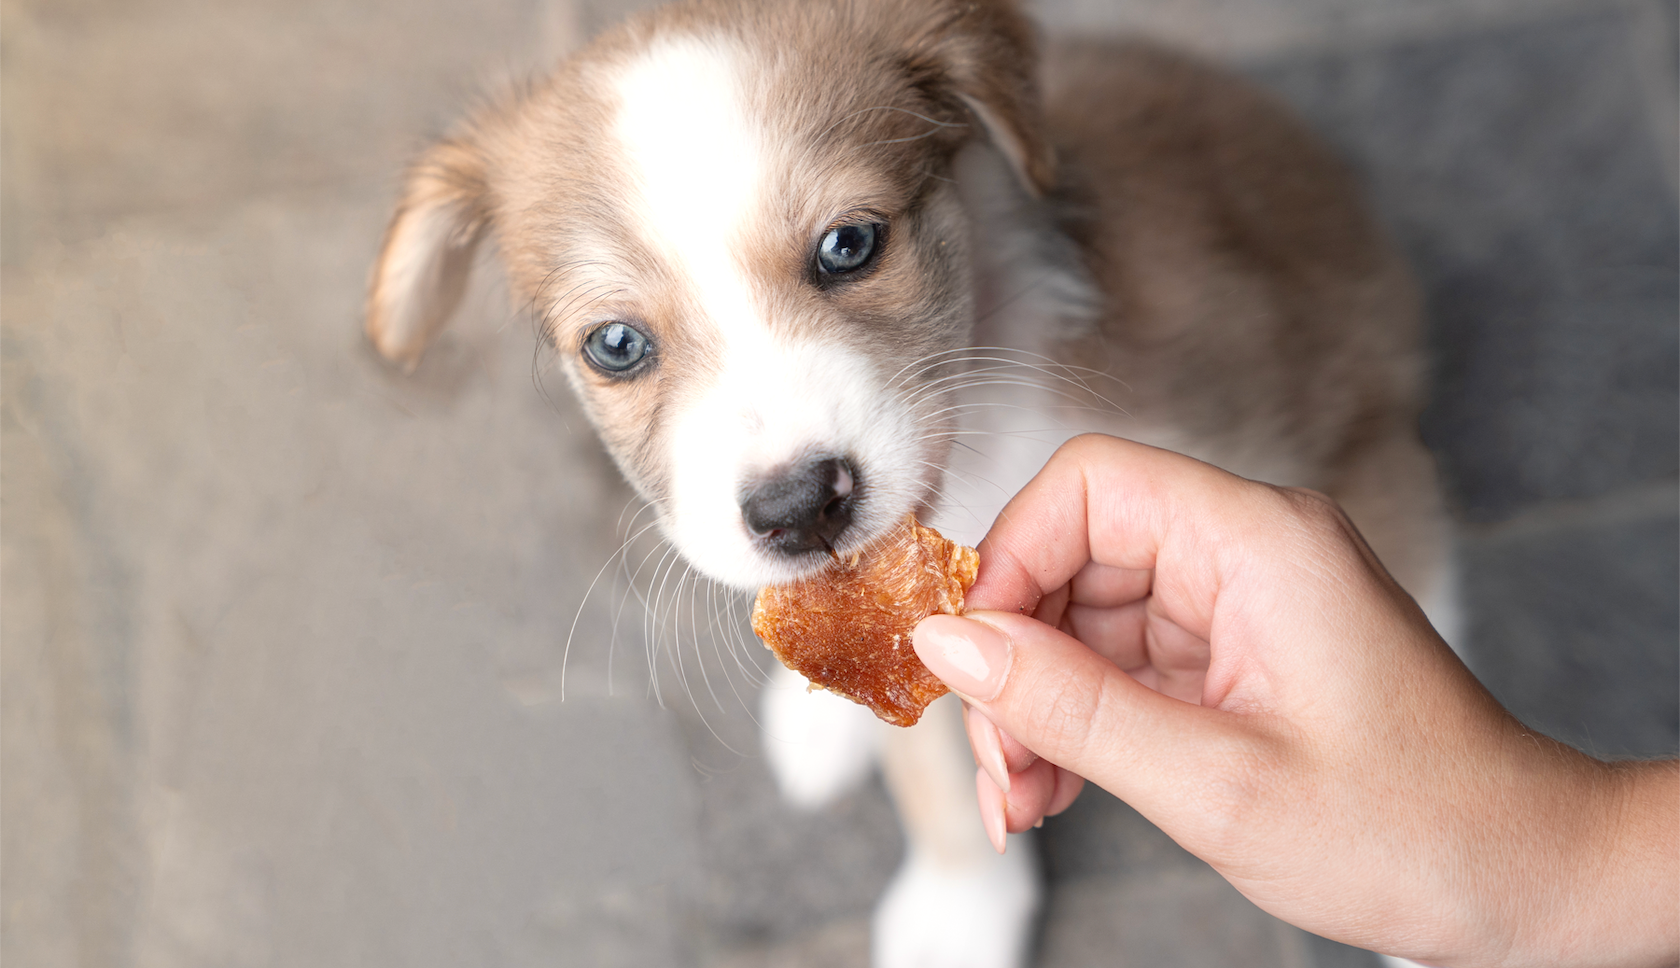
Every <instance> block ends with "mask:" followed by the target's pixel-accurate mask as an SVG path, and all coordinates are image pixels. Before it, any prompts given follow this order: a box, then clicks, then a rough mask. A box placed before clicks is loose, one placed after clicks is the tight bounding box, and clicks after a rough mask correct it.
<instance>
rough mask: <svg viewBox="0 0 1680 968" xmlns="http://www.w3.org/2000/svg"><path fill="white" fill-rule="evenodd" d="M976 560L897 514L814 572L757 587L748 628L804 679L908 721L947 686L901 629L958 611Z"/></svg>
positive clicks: (897, 723)
mask: <svg viewBox="0 0 1680 968" xmlns="http://www.w3.org/2000/svg"><path fill="white" fill-rule="evenodd" d="M979 567H980V556H979V555H978V554H977V553H976V552H975V550H974V549H973V548H965V547H963V546H962V545H959V544H957V543H956V542H953V541H947V540H945V538H944V537H943V536H941V535H940V533H939V532H937V531H935V530H933V529H932V528H924V527H922V526H921V525H920V524H918V523H917V522H916V519H915V518H914V517H910V516H906V517H905V519H904V522H903V523H902V524H900V525H899V526H898V527H897V528H895V529H893V531H892V532H891V533H889V534H888V535H887V536H886V537H885V538H883V539H882V540H881V541H880V542H879V543H877V544H875V545H873V546H871V547H870V548H868V549H866V550H864V551H862V552H859V553H857V554H853V555H852V556H850V557H848V558H837V560H836V561H835V562H834V564H833V565H832V566H830V567H829V568H828V569H826V570H825V571H823V572H821V573H820V574H817V575H813V576H812V577H810V578H806V579H803V580H801V581H796V582H794V583H792V584H790V585H780V586H775V587H771V588H766V589H764V590H763V591H761V592H759V593H758V601H757V602H756V603H754V605H753V614H752V627H753V631H754V632H755V633H757V634H758V637H759V638H760V639H763V640H764V644H765V645H767V646H769V647H770V650H771V651H772V652H774V653H776V658H778V659H780V660H782V664H783V665H785V666H787V667H788V668H789V669H792V670H793V671H795V672H797V673H799V674H800V675H802V676H804V677H805V678H807V679H809V680H811V686H812V688H820V689H827V690H829V691H831V692H836V693H839V694H840V695H842V696H845V697H846V698H847V699H850V700H852V701H853V702H856V703H861V704H863V705H865V706H868V707H869V708H870V709H872V710H874V711H875V715H877V716H879V717H881V718H882V719H884V720H886V721H887V722H889V723H892V724H893V725H895V726H911V725H914V724H915V722H916V720H918V719H920V718H921V717H922V710H924V709H926V708H927V704H928V703H930V702H933V701H934V700H935V699H938V698H939V697H940V696H943V695H945V693H946V692H948V691H949V690H947V689H946V688H945V684H944V683H943V682H940V681H939V680H938V679H936V678H934V675H933V673H931V672H929V671H928V670H927V666H924V665H922V660H921V659H919V658H917V657H916V650H915V648H914V647H913V646H912V645H911V644H910V633H911V631H912V630H913V629H915V627H916V623H917V622H920V621H921V620H922V619H924V618H926V617H928V616H929V615H933V614H935V613H938V612H944V613H945V614H947V615H960V614H961V613H962V610H963V595H964V593H965V592H967V591H968V588H969V586H970V585H973V584H974V578H975V575H976V573H977V572H978V570H979Z"/></svg>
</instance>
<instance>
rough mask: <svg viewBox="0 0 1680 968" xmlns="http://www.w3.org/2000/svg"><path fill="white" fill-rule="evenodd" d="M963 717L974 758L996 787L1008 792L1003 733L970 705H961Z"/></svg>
mask: <svg viewBox="0 0 1680 968" xmlns="http://www.w3.org/2000/svg"><path fill="white" fill-rule="evenodd" d="M963 719H964V721H965V725H967V727H968V745H969V747H970V748H972V749H973V750H974V759H975V761H976V762H978V763H979V764H980V768H981V769H982V770H985V771H986V775H987V776H989V777H991V778H992V782H993V783H995V784H997V786H998V789H1000V790H1002V791H1003V792H1004V793H1008V792H1009V761H1008V760H1007V759H1005V758H1004V755H1003V734H1001V733H999V732H998V728H997V726H996V725H994V724H993V723H992V721H991V720H989V719H987V718H986V717H985V716H984V715H982V714H980V713H979V712H977V711H976V710H974V709H973V708H972V707H969V706H964V707H963Z"/></svg>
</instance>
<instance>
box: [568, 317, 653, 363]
mask: <svg viewBox="0 0 1680 968" xmlns="http://www.w3.org/2000/svg"><path fill="white" fill-rule="evenodd" d="M651 348H652V344H650V343H649V342H648V338H647V337H646V336H643V335H642V334H641V333H640V332H638V331H637V330H636V329H635V327H632V326H627V325H625V324H624V323H607V324H606V325H604V326H598V327H596V328H595V330H594V332H591V333H590V334H589V335H588V336H587V337H585V338H584V341H583V353H584V355H585V356H587V357H589V362H591V363H593V364H595V365H596V366H598V367H600V368H601V369H603V370H606V371H607V372H608V373H623V372H624V371H625V370H628V369H630V368H631V367H633V366H635V365H636V364H637V363H640V362H641V361H642V359H643V358H644V357H646V356H647V355H648V350H649V349H651Z"/></svg>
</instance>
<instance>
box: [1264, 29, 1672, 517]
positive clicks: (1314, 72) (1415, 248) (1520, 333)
mask: <svg viewBox="0 0 1680 968" xmlns="http://www.w3.org/2000/svg"><path fill="white" fill-rule="evenodd" d="M1639 26H1640V24H1639V23H1638V21H1637V20H1636V19H1635V18H1634V17H1633V16H1632V15H1631V14H1629V13H1627V12H1626V11H1618V10H1610V11H1606V12H1602V13H1595V14H1591V15H1585V16H1569V17H1563V18H1558V19H1552V20H1547V21H1541V22H1537V23H1530V24H1525V25H1522V26H1518V27H1506V28H1502V29H1497V30H1487V31H1480V32H1476V33H1472V34H1468V35H1464V36H1455V37H1447V38H1439V39H1434V40H1431V41H1428V42H1422V41H1419V42H1411V43H1405V44H1400V45H1395V46H1391V47H1384V48H1376V49H1368V50H1359V51H1354V52H1342V53H1335V54H1330V55H1324V56H1306V57H1301V58H1295V59H1291V60H1288V61H1281V62H1276V63H1271V64H1266V65H1260V66H1257V67H1255V68H1254V70H1253V74H1254V76H1255V77H1257V78H1258V79H1259V80H1260V81H1261V82H1262V83H1263V84H1265V85H1267V86H1268V87H1270V88H1271V89H1272V90H1274V91H1276V92H1277V93H1279V94H1280V95H1281V96H1282V97H1283V98H1284V99H1285V100H1287V101H1288V102H1289V103H1291V104H1292V105H1293V106H1294V107H1295V108H1296V109H1297V110H1298V111H1300V112H1301V113H1302V114H1303V115H1304V116H1305V118H1306V119H1307V120H1308V122H1309V123H1310V124H1311V125H1312V126H1313V127H1314V128H1315V129H1316V130H1318V131H1319V132H1320V133H1321V134H1322V135H1323V136H1325V137H1326V138H1327V139H1328V140H1329V141H1330V142H1331V143H1332V144H1333V145H1334V146H1336V147H1337V148H1338V149H1339V150H1340V151H1341V152H1342V154H1343V155H1344V157H1346V158H1347V159H1348V160H1349V161H1350V163H1351V164H1352V165H1353V167H1354V168H1355V169H1356V170H1357V171H1358V172H1359V174H1360V175H1361V176H1362V178H1363V179H1364V181H1365V182H1366V184H1367V185H1368V186H1369V188H1370V192H1371V196H1372V199H1373V202H1374V204H1375V205H1376V208H1377V210H1378V211H1379V213H1380V214H1381V216H1382V218H1383V219H1384V221H1385V222H1386V223H1387V224H1388V226H1389V227H1390V228H1391V230H1392V231H1393V233H1394V235H1395V237H1396V239H1397V241H1398V242H1399V244H1400V247H1401V249H1402V250H1403V251H1404V252H1405V254H1406V255H1407V256H1408V258H1409V259H1410V261H1411V262H1412V264H1413V266H1414V267H1415V269H1416V271H1417V274H1418V278H1419V281H1420V283H1421V284H1422V287H1423V291H1424V295H1425V298H1426V303H1427V307H1428V318H1429V323H1430V343H1431V348H1432V351H1433V355H1434V392H1433V402H1432V404H1431V406H1430V407H1429V409H1428V412H1427V413H1426V415H1425V417H1424V422H1423V429H1424V434H1425V438H1426V440H1427V441H1428V442H1429V443H1430V445H1431V446H1432V447H1433V448H1434V449H1435V450H1436V452H1437V453H1438V454H1439V455H1440V457H1441V459H1442V465H1443V470H1444V472H1445V475H1446V480H1447V482H1448V484H1449V487H1450V489H1451V492H1452V494H1453V496H1454V497H1455V498H1456V500H1457V502H1458V504H1459V506H1460V507H1461V508H1462V510H1463V512H1464V514H1465V515H1466V516H1467V517H1468V518H1469V519H1471V520H1497V519H1500V518H1503V517H1507V516H1509V515H1511V514H1514V513H1516V512H1517V511H1519V510H1521V509H1522V508H1524V507H1526V506H1528V505H1530V504H1532V503H1534V502H1537V501H1544V500H1554V499H1560V498H1585V497H1592V496H1596V495H1601V494H1606V493H1609V492H1611V491H1614V490H1615V489H1617V488H1619V487H1625V486H1629V485H1633V484H1639V483H1645V482H1650V481H1662V480H1672V479H1673V478H1674V477H1675V475H1676V473H1677V471H1680V457H1677V454H1680V444H1677V441H1680V416H1677V409H1676V407H1675V400H1676V394H1677V391H1680V376H1677V374H1680V338H1677V327H1676V317H1675V307H1676V298H1677V291H1680V268H1677V266H1680V247H1677V239H1680V233H1677V214H1676V208H1675V195H1674V189H1673V186H1672V184H1671V183H1670V182H1669V180H1668V176H1667V175H1666V174H1665V172H1664V170H1663V166H1662V158H1661V154H1660V153H1659V150H1658V146H1657V143H1656V141H1655V135H1654V133H1653V131H1652V130H1651V125H1650V122H1649V118H1650V115H1649V112H1648V110H1647V104H1646V101H1645V98H1644V97H1643V95H1642V91H1641V88H1640V83H1639V76H1638V72H1637V65H1636V61H1635V58H1634V56H1633V54H1634V47H1635V43H1636V40H1637V38H1636V37H1635V35H1634V31H1635V30H1637V29H1639Z"/></svg>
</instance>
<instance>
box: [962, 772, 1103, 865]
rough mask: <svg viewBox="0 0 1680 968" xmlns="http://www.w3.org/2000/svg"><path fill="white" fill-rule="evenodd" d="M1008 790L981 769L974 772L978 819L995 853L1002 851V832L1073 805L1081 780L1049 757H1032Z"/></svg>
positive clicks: (1030, 824) (1018, 828)
mask: <svg viewBox="0 0 1680 968" xmlns="http://www.w3.org/2000/svg"><path fill="white" fill-rule="evenodd" d="M1015 779H1016V782H1015V783H1013V784H1012V785H1011V786H1010V788H1009V791H1008V792H1004V791H1003V790H1001V789H999V788H998V785H997V784H996V783H993V782H992V778H991V776H990V775H988V774H987V773H986V771H985V770H984V769H980V770H976V771H975V773H974V793H975V799H976V800H977V801H979V804H980V822H981V823H982V824H983V825H984V826H985V828H986V838H987V839H988V840H990V841H991V842H992V846H993V847H994V848H996V850H997V852H998V853H1000V854H1001V853H1003V852H1004V847H1005V845H1006V844H1007V839H1006V838H1005V837H1004V834H1006V833H1010V834H1018V833H1021V832H1023V831H1025V830H1030V829H1031V828H1033V827H1036V826H1038V825H1039V824H1041V823H1043V822H1044V818H1045V817H1053V816H1055V815H1056V814H1058V813H1061V812H1062V811H1063V810H1066V809H1067V808H1068V807H1069V806H1071V805H1072V804H1073V801H1074V799H1075V798H1077V797H1078V796H1079V791H1080V790H1082V789H1084V787H1085V780H1084V778H1082V777H1080V776H1078V775H1077V774H1074V773H1070V772H1068V771H1067V770H1064V769H1062V768H1061V767H1059V766H1056V765H1055V764H1053V763H1051V762H1050V761H1049V760H1035V761H1034V762H1033V764H1032V766H1030V767H1028V768H1027V769H1026V770H1025V771H1023V772H1022V773H1021V774H1019V775H1018V776H1017V777H1016V778H1015Z"/></svg>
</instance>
